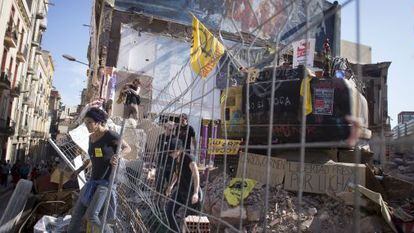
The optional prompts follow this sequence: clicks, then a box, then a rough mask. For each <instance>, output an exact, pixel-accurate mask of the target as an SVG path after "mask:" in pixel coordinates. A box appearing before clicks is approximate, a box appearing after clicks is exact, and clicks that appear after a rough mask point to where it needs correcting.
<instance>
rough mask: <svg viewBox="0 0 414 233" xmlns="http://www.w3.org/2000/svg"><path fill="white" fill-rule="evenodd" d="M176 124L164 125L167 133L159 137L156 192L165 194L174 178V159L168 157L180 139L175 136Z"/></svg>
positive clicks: (168, 123)
mask: <svg viewBox="0 0 414 233" xmlns="http://www.w3.org/2000/svg"><path fill="white" fill-rule="evenodd" d="M174 127H175V123H174V122H173V121H168V122H166V123H165V124H164V130H165V132H164V133H163V134H161V135H160V136H159V137H158V143H157V152H156V156H157V173H156V190H157V192H160V193H163V192H164V191H165V189H164V186H166V185H167V184H168V183H169V182H170V180H171V177H172V171H173V166H174V159H173V158H172V157H171V156H169V155H168V152H169V151H170V150H174V149H175V141H176V140H178V138H177V137H176V136H175V135H174Z"/></svg>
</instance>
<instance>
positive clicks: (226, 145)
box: [208, 138, 241, 155]
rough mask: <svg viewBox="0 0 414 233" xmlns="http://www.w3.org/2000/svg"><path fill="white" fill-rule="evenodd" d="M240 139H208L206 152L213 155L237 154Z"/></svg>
mask: <svg viewBox="0 0 414 233" xmlns="http://www.w3.org/2000/svg"><path fill="white" fill-rule="evenodd" d="M240 142H241V141H240V140H225V139H219V138H209V139H208V153H209V154H215V155H224V154H228V155H237V154H238V152H239V148H240Z"/></svg>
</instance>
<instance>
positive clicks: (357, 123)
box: [55, 0, 412, 232]
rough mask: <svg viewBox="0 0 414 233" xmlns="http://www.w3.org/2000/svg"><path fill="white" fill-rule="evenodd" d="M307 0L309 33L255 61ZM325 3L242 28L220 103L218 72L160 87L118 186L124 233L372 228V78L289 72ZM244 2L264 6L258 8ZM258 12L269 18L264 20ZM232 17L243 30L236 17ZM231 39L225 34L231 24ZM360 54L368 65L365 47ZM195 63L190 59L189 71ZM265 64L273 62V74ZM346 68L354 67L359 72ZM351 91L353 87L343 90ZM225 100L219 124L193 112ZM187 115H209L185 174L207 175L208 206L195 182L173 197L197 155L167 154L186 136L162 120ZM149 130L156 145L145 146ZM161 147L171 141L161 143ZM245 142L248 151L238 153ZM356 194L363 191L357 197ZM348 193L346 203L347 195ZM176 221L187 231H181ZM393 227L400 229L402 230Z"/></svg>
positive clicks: (276, 44) (226, 65)
mask: <svg viewBox="0 0 414 233" xmlns="http://www.w3.org/2000/svg"><path fill="white" fill-rule="evenodd" d="M269 2H270V1H269ZM299 2H301V3H304V5H301V7H304V9H305V11H304V14H305V18H306V19H307V20H306V21H304V22H303V24H301V28H302V30H297V31H296V32H295V33H293V34H292V35H290V36H289V37H287V38H289V39H286V38H280V36H279V37H276V38H275V40H274V41H270V42H269V43H270V44H271V46H270V47H271V48H267V49H268V50H266V48H264V49H265V50H266V51H265V52H263V53H261V54H259V55H258V54H256V55H257V56H254V59H250V58H249V57H250V55H252V54H253V53H254V52H255V51H253V50H257V48H256V43H255V41H257V40H260V38H259V35H260V32H261V30H263V28H264V27H274V26H275V25H273V24H275V23H277V22H275V21H273V20H271V19H273V18H274V17H276V16H278V15H280V14H284V15H285V16H286V21H285V23H284V24H282V25H278V28H279V30H280V31H279V33H280V32H281V31H283V30H284V29H285V26H286V25H291V24H294V23H296V21H295V20H297V19H296V18H295V15H294V14H292V13H293V12H295V9H296V7H299V5H298V4H299ZM318 2H319V1H288V2H286V4H284V5H283V7H281V6H278V7H279V8H280V9H278V10H277V11H275V12H274V15H271V16H270V17H269V18H268V20H263V21H262V22H260V23H257V26H256V27H254V28H252V29H251V31H249V32H248V33H249V34H250V35H252V36H253V38H249V39H248V40H247V39H244V37H243V33H246V32H244V31H242V30H241V29H240V30H239V31H238V33H239V39H240V41H239V43H235V44H234V45H233V46H232V47H229V48H227V55H226V56H225V59H222V60H221V61H220V62H219V65H218V68H217V70H216V71H214V72H217V73H220V72H221V73H222V76H221V78H222V79H223V80H224V82H223V83H224V88H223V89H222V90H221V93H220V96H219V97H218V98H215V99H214V100H213V101H212V106H207V105H205V104H203V103H204V102H203V99H204V98H206V96H209V95H210V94H211V93H212V92H214V89H208V87H207V86H206V83H207V82H208V81H209V80H210V79H215V78H216V75H211V76H208V77H207V78H206V79H202V78H200V77H198V76H196V75H194V76H193V77H192V79H191V80H192V82H191V83H186V85H185V86H183V85H182V82H179V80H180V79H183V78H185V77H183V76H184V75H185V73H184V72H181V71H180V72H179V73H177V74H176V75H175V76H174V77H172V78H171V80H169V81H168V82H167V83H166V84H165V87H164V89H163V90H159V91H158V95H157V96H156V97H155V98H154V99H152V100H151V101H152V102H153V103H158V102H160V100H163V101H165V100H168V104H166V105H163V106H161V105H156V106H157V107H159V108H160V109H157V112H160V114H159V115H156V116H155V117H153V118H151V119H141V120H139V121H138V124H137V127H136V129H135V130H132V131H131V133H130V134H129V136H128V137H127V139H128V140H129V143H130V144H135V143H138V144H140V145H139V146H137V148H140V149H139V150H135V151H134V154H133V155H132V157H131V158H129V159H127V160H122V161H121V164H120V167H119V171H118V174H117V181H116V188H115V189H116V192H115V193H116V195H115V196H116V198H115V200H116V203H117V207H118V210H117V214H116V218H115V223H114V226H115V227H114V230H115V231H116V232H167V231H168V230H170V231H176V232H178V231H182V230H184V231H185V230H187V231H188V228H192V227H194V226H192V225H191V224H194V225H195V229H196V230H195V231H199V232H207V231H210V232H212V231H214V232H246V231H247V232H295V231H298V232H302V231H311V232H360V230H361V229H360V227H361V219H362V218H363V217H366V216H367V214H366V213H365V212H361V206H362V205H363V204H364V203H365V201H366V200H365V199H364V200H363V199H362V198H361V192H359V191H355V190H357V189H358V186H357V184H362V185H365V180H366V179H367V177H366V167H365V163H366V162H367V160H366V158H369V156H367V154H370V152H369V149H364V148H366V146H367V144H368V143H367V139H366V138H365V139H362V140H360V138H361V131H362V130H366V129H362V128H364V127H366V125H365V123H364V119H362V120H361V119H358V118H359V117H367V115H364V114H363V113H361V112H360V111H358V110H355V109H360V108H364V107H361V106H364V103H363V101H364V98H362V97H355V96H359V94H360V93H359V90H358V87H357V86H358V83H361V80H359V81H358V79H359V77H361V76H362V74H361V70H360V69H358V70H356V72H355V73H354V74H352V76H351V77H350V76H347V75H348V74H344V75H345V76H344V77H336V76H335V74H334V75H333V76H335V77H332V74H328V75H327V76H325V77H315V75H316V76H320V73H319V74H318V72H319V70H316V71H312V70H309V69H306V68H303V70H302V72H301V73H300V72H299V73H295V75H287V74H286V73H284V72H286V71H283V72H281V71H280V68H281V67H282V66H283V63H285V62H287V60H289V54H290V56H292V54H291V52H292V51H290V53H289V52H287V51H288V48H289V46H292V43H293V42H295V41H297V40H299V39H305V41H308V40H310V39H311V35H310V31H311V30H314V29H315V27H316V26H317V25H319V24H320V23H321V22H323V21H324V20H325V19H326V18H328V17H330V16H332V15H333V14H335V13H336V11H332V12H328V13H327V14H324V15H322V16H320V15H314V12H313V11H312V10H313V8H312V9H311V8H310V7H314V6H315V3H318ZM352 2H354V3H355V11H356V17H357V20H356V25H355V28H356V35H357V43H359V39H360V22H359V17H360V12H359V11H360V9H359V4H360V3H359V1H358V0H355V1H352V0H349V1H344V2H342V3H341V7H342V8H345V7H348V6H349V4H350V3H352ZM247 3H249V1H247ZM247 3H246V4H247ZM244 7H245V8H249V7H250V8H251V7H252V6H251V5H250V6H249V5H248V4H247V5H244ZM236 10H237V6H236V5H234V6H233V9H229V11H231V13H230V14H229V15H235V14H236V12H235V11H236ZM337 10H339V8H338V9H337ZM252 17H253V18H255V19H256V20H257V17H258V16H257V15H252ZM230 20H231V21H232V23H233V24H234V25H235V28H238V26H237V23H236V21H235V19H234V18H233V19H230ZM257 22H259V21H258V20H257ZM276 34H278V33H276ZM220 36H222V30H219V34H218V37H220ZM282 41H283V43H282ZM305 46H306V44H305ZM325 46H328V44H325ZM356 49H357V51H356V54H357V60H358V61H359V59H360V48H359V46H357V48H356ZM327 51H329V50H328V48H326V47H325V54H324V56H322V58H320V59H321V62H325V63H324V64H326V65H327V66H331V65H332V64H331V63H329V62H326V60H325V59H328V57H329V55H328V54H326V53H327ZM286 52H287V53H288V55H285V53H286ZM241 53H245V54H247V58H246V60H245V62H246V67H243V68H242V67H240V61H239V60H238V58H240V57H243V56H244V55H243V54H241ZM223 60H224V61H223ZM189 66H190V59H189V60H188V62H187V63H186V64H185V65H184V66H183V67H182V69H181V70H185V69H186V68H189ZM264 67H267V68H266V69H267V70H266V72H264ZM245 68H246V69H245ZM251 68H253V69H251ZM325 68H326V67H325ZM339 70H341V69H338V71H339ZM342 71H344V72H345V73H346V72H348V71H349V70H346V69H344V70H342ZM289 72H296V71H292V70H290V71H289ZM313 72H315V73H316V74H315V75H314V74H312V73H313ZM333 73H335V72H333ZM311 77H313V78H311ZM243 78H244V79H245V80H247V81H246V82H245V84H244V85H241V86H237V85H234V82H235V80H237V79H243ZM223 80H222V81H223ZM199 83H201V84H202V87H203V88H202V89H201V90H200V91H201V95H197V97H193V96H192V95H191V97H190V99H188V98H187V97H188V93H192V92H191V88H192V87H194V85H196V84H197V85H198V84H199ZM236 83H237V81H236ZM178 84H179V88H177V85H178ZM343 89H345V90H346V91H344V92H341V90H343ZM172 93H173V94H172ZM358 93H359V94H358ZM360 95H361V96H362V94H360ZM184 97H186V98H184ZM309 104H310V105H312V107H313V109H312V110H310V109H309ZM365 104H366V103H365ZM344 105H346V106H348V107H343V106H344ZM217 106H220V109H221V113H219V112H212V115H213V117H212V119H213V120H209V121H208V120H206V119H203V118H202V116H201V115H198V116H193V115H192V113H193V112H203V109H204V110H207V111H214V109H216V107H217ZM194 108H198V109H194ZM339 110H340V111H339ZM182 113H186V114H188V115H189V116H190V117H192V118H197V117H198V118H199V119H198V122H203V123H202V126H195V125H193V127H200V128H201V130H200V135H199V137H197V138H195V139H196V141H197V143H196V147H195V148H191V149H186V150H185V154H190V155H191V156H192V158H193V161H194V162H196V163H197V169H198V175H197V176H196V175H194V173H190V176H191V177H184V178H183V177H180V179H179V181H182V182H187V181H190V183H188V184H187V185H190V184H195V183H196V182H194V179H193V178H196V179H198V177H199V179H200V182H199V183H200V190H201V193H203V195H202V196H200V197H199V201H198V202H197V203H198V204H200V205H199V206H196V205H194V204H192V203H191V202H192V198H194V197H193V195H192V193H191V192H190V191H192V190H191V189H185V190H187V191H188V193H187V194H183V193H180V192H177V191H174V190H173V192H172V194H171V195H166V188H167V186H168V184H167V183H169V182H171V179H172V177H173V176H174V175H173V174H174V173H175V172H177V173H176V174H179V175H181V176H182V174H183V171H184V170H185V169H186V168H185V167H184V168H183V166H184V165H183V164H185V166H187V165H188V164H187V163H184V161H187V160H186V159H188V158H187V157H183V156H185V155H181V156H182V157H181V159H178V160H172V159H167V158H168V156H170V155H171V154H172V153H174V151H176V148H170V145H175V146H176V145H177V141H176V138H175V137H167V136H168V135H167V136H166V132H165V131H164V130H163V127H168V126H166V125H165V124H164V123H160V122H158V116H161V115H162V116H163V117H164V118H165V116H168V115H169V114H170V115H171V119H176V121H177V122H176V124H175V130H173V132H172V134H174V133H175V132H179V129H182V128H183V126H184V125H183V119H182V117H177V116H182V115H181V114H182ZM287 113H289V114H287ZM215 119H221V121H215ZM411 126H412V124H410V125H409V127H411ZM384 127H385V126H384ZM406 127H408V125H407V126H406ZM407 130H408V131H410V130H411V128H409V129H408V128H407V129H405V128H404V129H399V128H398V133H397V135H400V132H403V133H404V134H407ZM143 133H145V143H142V142H143V141H142V140H144V139H143V138H144V137H143V136H142V135H144V134H143ZM382 133H384V131H382ZM177 136H181V137H183V136H184V138H188V137H192V136H193V135H192V134H191V132H190V131H187V133H186V134H184V135H182V134H181V135H177ZM380 138H381V140H379V141H375V143H376V144H381V143H382V144H385V140H384V138H385V136H384V135H380ZM209 139H210V141H211V142H209ZM215 139H216V140H215ZM131 140H135V141H131ZM231 140H235V141H236V142H235V144H230V141H231ZM214 142H216V144H214ZM160 143H161V144H162V143H166V145H168V146H167V147H163V146H160ZM75 147H76V145H75V144H74V143H73V142H70V143H66V144H65V143H63V144H62V145H61V146H60V149H61V150H62V153H60V155H61V156H62V157H64V158H65V161H66V162H68V163H69V162H70V161H71V160H72V159H73V156H74V155H77V154H78V151H77V149H74V148H75ZM55 148H57V147H55ZM235 148H236V149H235ZM234 149H235V150H236V151H237V153H233V151H234ZM381 153H383V152H381ZM184 158H185V159H184ZM343 162H347V163H346V164H345V163H343ZM168 163H172V164H170V165H169V164H168ZM368 163H369V162H368ZM167 167H169V168H168V169H167ZM180 171H181V172H180ZM340 173H341V174H340ZM345 173H347V174H345ZM187 175H188V174H187ZM315 177H316V178H315ZM233 178H238V179H235V180H233ZM249 178H250V179H249ZM252 180H253V181H252ZM315 182H316V183H315ZM177 186H179V184H176V186H175V187H177ZM315 186H318V187H315ZM350 190H351V191H352V190H354V191H352V192H347V191H350ZM247 194H248V195H247ZM348 194H349V197H348V198H347V200H348V203H346V202H345V201H344V199H343V198H342V196H341V195H348ZM244 196H246V197H245V198H240V197H244ZM184 197H186V198H184ZM350 203H351V204H350ZM178 207H180V208H178ZM362 207H363V206H362ZM172 212H174V213H177V214H174V216H173V218H172V219H173V220H174V221H173V222H171V213H172ZM189 214H190V215H192V216H197V217H199V218H201V217H203V221H198V220H195V219H197V217H190V218H188V219H187V221H185V219H186V216H187V215H189ZM169 216H170V220H168V217H169ZM205 217H206V218H207V221H206V218H205ZM382 221H384V220H382ZM206 222H208V224H207V223H206ZM384 222H385V221H384ZM175 223H177V224H178V225H179V228H180V229H181V230H178V231H177V230H176V229H173V228H174V227H173V226H174V225H175ZM201 223H203V224H207V225H208V226H206V225H203V224H201ZM190 225H191V226H190ZM387 229H392V226H391V225H390V227H389V228H387Z"/></svg>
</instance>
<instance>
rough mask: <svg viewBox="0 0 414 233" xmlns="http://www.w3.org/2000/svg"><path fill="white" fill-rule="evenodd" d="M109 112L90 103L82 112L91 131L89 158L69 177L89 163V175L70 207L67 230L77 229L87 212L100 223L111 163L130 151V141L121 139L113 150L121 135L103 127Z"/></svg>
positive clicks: (89, 217)
mask: <svg viewBox="0 0 414 233" xmlns="http://www.w3.org/2000/svg"><path fill="white" fill-rule="evenodd" d="M107 119H108V115H107V114H106V113H105V112H104V111H103V110H101V109H99V108H97V107H91V108H89V110H88V111H87V112H86V114H85V118H84V123H85V125H86V127H87V129H88V131H89V132H90V133H91V134H90V136H89V148H88V154H89V156H90V159H88V160H86V161H85V162H84V164H83V165H82V166H81V167H80V168H79V169H77V170H76V171H74V173H73V175H72V178H76V177H77V176H78V174H79V173H80V172H81V171H83V170H84V169H86V168H88V167H92V173H91V174H92V175H91V179H90V180H89V181H88V182H87V183H86V184H85V186H84V187H83V188H82V190H81V191H80V194H79V198H78V200H77V202H76V204H75V206H74V208H73V212H72V219H71V222H70V224H69V227H68V232H71V233H74V232H80V226H81V224H80V222H81V220H82V217H83V216H84V215H85V214H86V217H87V220H88V221H90V222H91V223H92V224H94V225H97V226H101V221H100V219H99V214H100V212H101V210H102V207H103V205H104V202H105V199H106V196H107V195H106V194H107V191H108V184H109V177H110V174H111V170H112V167H114V166H116V165H117V162H118V158H119V157H123V156H125V155H126V154H128V153H129V152H130V151H131V148H130V147H129V145H128V144H127V143H126V142H125V141H123V140H122V144H121V151H120V153H119V154H118V155H117V154H116V150H117V147H118V144H119V141H120V140H121V138H120V136H119V135H118V134H117V133H116V132H114V131H111V130H107V129H106V128H105V123H106V121H107Z"/></svg>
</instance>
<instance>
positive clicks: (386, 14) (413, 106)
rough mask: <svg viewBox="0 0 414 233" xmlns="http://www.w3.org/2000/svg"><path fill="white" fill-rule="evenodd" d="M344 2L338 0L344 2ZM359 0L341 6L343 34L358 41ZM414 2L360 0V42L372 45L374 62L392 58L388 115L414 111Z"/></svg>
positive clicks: (407, 0) (401, 0)
mask: <svg viewBox="0 0 414 233" xmlns="http://www.w3.org/2000/svg"><path fill="white" fill-rule="evenodd" d="M343 2H345V1H339V3H340V4H341V3H343ZM356 23H357V22H356V1H353V2H352V3H350V4H349V5H347V6H345V7H343V8H342V12H341V37H342V39H345V40H348V41H352V42H356V41H357V39H356V31H357V30H356V25H357V24H356ZM413 39H414V1H412V0H399V1H389V0H360V43H361V44H364V45H368V46H370V47H371V48H372V63H377V62H383V61H391V62H392V63H391V66H390V68H389V70H388V115H389V116H390V117H391V119H392V121H391V125H392V126H395V125H396V124H398V122H397V121H398V118H397V114H398V113H399V112H401V111H414V95H413V93H414V77H413V76H412V71H410V70H411V68H412V67H413V66H414V43H413V42H414V41H413Z"/></svg>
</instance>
